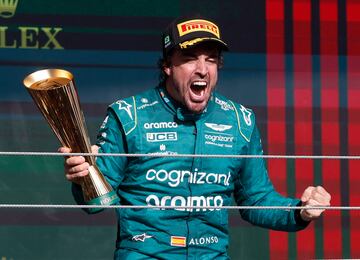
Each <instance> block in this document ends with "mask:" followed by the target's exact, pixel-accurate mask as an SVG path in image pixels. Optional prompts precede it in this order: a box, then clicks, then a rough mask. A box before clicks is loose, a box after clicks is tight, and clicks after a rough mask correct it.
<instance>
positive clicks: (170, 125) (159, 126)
mask: <svg viewBox="0 0 360 260" xmlns="http://www.w3.org/2000/svg"><path fill="white" fill-rule="evenodd" d="M177 127H178V124H177V123H176V122H151V123H145V124H144V128H145V129H163V128H177Z"/></svg>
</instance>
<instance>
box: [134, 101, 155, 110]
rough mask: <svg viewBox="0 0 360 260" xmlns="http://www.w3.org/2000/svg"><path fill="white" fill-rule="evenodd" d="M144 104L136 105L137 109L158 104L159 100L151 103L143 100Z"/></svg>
mask: <svg viewBox="0 0 360 260" xmlns="http://www.w3.org/2000/svg"><path fill="white" fill-rule="evenodd" d="M143 103H144V104H143V105H141V106H138V107H137V109H139V110H141V109H144V108H147V107H152V106H155V105H156V104H158V103H159V102H158V101H154V102H152V103H147V102H143Z"/></svg>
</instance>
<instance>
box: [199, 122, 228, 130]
mask: <svg viewBox="0 0 360 260" xmlns="http://www.w3.org/2000/svg"><path fill="white" fill-rule="evenodd" d="M205 125H206V126H207V127H208V128H210V129H212V130H215V131H218V132H223V131H226V130H229V129H231V128H232V125H221V124H214V123H205Z"/></svg>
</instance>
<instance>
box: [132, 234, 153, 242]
mask: <svg viewBox="0 0 360 260" xmlns="http://www.w3.org/2000/svg"><path fill="white" fill-rule="evenodd" d="M152 237H153V236H149V235H147V234H146V233H142V234H141V235H136V236H133V237H132V239H131V240H132V241H140V242H144V241H145V239H148V238H152Z"/></svg>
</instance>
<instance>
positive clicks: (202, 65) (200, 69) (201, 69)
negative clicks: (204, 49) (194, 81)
mask: <svg viewBox="0 0 360 260" xmlns="http://www.w3.org/2000/svg"><path fill="white" fill-rule="evenodd" d="M207 73H208V67H207V64H206V61H205V59H204V58H199V59H198V61H197V63H196V74H198V75H199V76H201V77H202V78H203V77H205V76H206V74H207Z"/></svg>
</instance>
